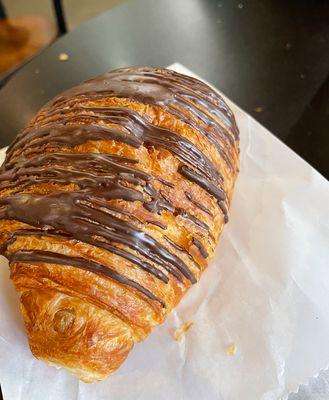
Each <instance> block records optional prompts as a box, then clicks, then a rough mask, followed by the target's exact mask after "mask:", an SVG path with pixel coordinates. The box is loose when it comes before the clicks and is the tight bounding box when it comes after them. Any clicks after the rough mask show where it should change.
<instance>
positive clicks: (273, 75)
mask: <svg viewBox="0 0 329 400" xmlns="http://www.w3.org/2000/svg"><path fill="white" fill-rule="evenodd" d="M328 21H329V3H328V2H326V1H321V0H314V1H306V0H289V1H285V0H248V1H247V0H240V1H229V2H228V1H225V0H216V1H211V0H157V1H154V0H135V1H129V2H127V3H125V4H123V5H121V6H118V7H116V8H114V9H112V10H110V11H108V12H106V13H104V14H101V15H99V16H98V17H96V18H94V19H92V20H90V21H88V22H87V23H85V24H83V25H81V26H80V27H78V28H77V29H76V30H75V31H73V32H70V33H69V34H67V35H65V36H63V37H62V38H60V39H59V40H57V41H56V42H55V43H54V44H53V45H52V46H50V47H49V48H47V49H46V50H44V51H43V52H42V53H41V54H40V55H39V56H37V57H35V58H34V59H33V60H32V61H31V62H29V63H28V64H26V65H25V66H24V67H23V68H22V69H21V70H19V71H18V72H17V73H16V74H15V75H14V76H13V78H12V79H11V80H10V81H9V82H8V83H7V84H6V85H5V86H4V87H3V88H2V89H1V90H0V120H1V124H0V147H3V146H6V145H8V144H9V143H10V142H11V141H12V140H13V138H14V137H15V136H16V134H17V132H18V131H19V129H21V128H22V127H23V126H24V125H25V124H26V123H27V122H28V121H29V119H30V118H31V117H32V116H33V114H34V113H35V112H36V111H38V109H39V108H40V107H41V106H42V105H43V104H44V103H45V102H47V101H48V100H49V99H50V98H52V97H53V96H54V95H56V94H58V93H59V92H61V91H63V90H64V89H66V88H68V87H71V86H72V85H74V84H77V83H78V82H80V81H81V80H84V79H87V78H90V77H92V76H94V75H97V74H100V73H102V72H104V71H107V70H111V69H113V68H118V67H122V66H129V65H153V66H166V65H169V64H171V63H173V62H175V61H178V62H180V63H182V64H184V65H185V66H186V67H188V68H189V69H191V70H193V71H194V72H196V73H197V74H198V75H200V76H202V77H203V78H205V79H207V80H208V81H209V82H211V83H212V84H214V85H215V86H216V87H218V88H219V89H220V90H221V91H222V92H223V93H225V94H226V95H227V96H228V97H229V98H230V99H231V100H233V101H234V102H235V103H237V104H238V105H239V106H240V107H242V108H243V109H244V110H246V111H247V112H248V113H249V114H251V115H253V116H254V117H255V118H256V119H257V120H258V121H260V122H261V123H262V124H263V125H265V126H266V127H267V128H268V129H269V130H270V131H271V132H272V133H274V134H275V135H276V136H277V137H279V138H280V139H281V140H283V141H284V142H285V143H287V144H288V145H289V146H290V147H291V148H292V149H294V150H295V151H296V152H297V153H298V154H300V155H301V156H302V157H303V158H305V159H306V160H307V161H308V162H310V163H311V164H312V165H313V166H314V167H315V168H317V169H318V170H319V171H320V172H321V173H322V174H323V175H325V176H327V177H329V156H328V149H329V135H328V133H329V132H328V128H329V102H328V99H329V75H328V72H329V24H328ZM63 52H64V53H67V54H68V55H69V59H68V60H67V61H65V62H64V61H59V59H58V56H59V54H60V53H63ZM0 399H1V394H0Z"/></svg>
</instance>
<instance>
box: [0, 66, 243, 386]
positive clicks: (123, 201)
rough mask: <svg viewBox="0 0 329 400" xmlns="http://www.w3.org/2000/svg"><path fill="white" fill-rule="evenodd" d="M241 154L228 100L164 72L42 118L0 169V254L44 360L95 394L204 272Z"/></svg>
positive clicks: (98, 91)
mask: <svg viewBox="0 0 329 400" xmlns="http://www.w3.org/2000/svg"><path fill="white" fill-rule="evenodd" d="M127 77H128V78H127ZM127 80H128V83H127ZM104 82H105V83H104ZM106 82H107V83H106ZM106 85H107V86H106ZM104 87H106V90H105V89H104ZM141 93H142V95H143V96H144V97H143V96H141ZM81 127H82V128H81ZM100 128H101V129H103V128H105V130H106V131H105V132H103V131H102V130H100ZM79 129H80V131H79ZM81 129H85V130H84V131H81ZM70 135H71V136H70ZM159 138H160V139H161V140H162V142H159ZM138 141H139V142H138ZM137 142H138V143H137ZM136 143H137V144H136ZM238 151H239V150H238V139H237V128H236V125H235V121H234V117H233V115H232V112H231V111H230V110H229V109H228V107H227V106H226V104H225V103H224V102H223V101H222V99H221V98H220V96H219V95H217V94H216V93H214V92H213V91H212V90H211V89H210V88H208V87H207V86H206V85H204V84H202V83H200V82H198V81H195V80H192V79H191V78H187V77H184V76H182V75H179V74H175V73H172V72H168V71H167V70H164V69H149V68H140V69H122V70H117V71H114V72H112V73H109V74H107V75H105V76H103V77H99V78H96V79H95V80H92V81H90V83H88V82H87V83H85V84H82V85H81V86H79V87H77V88H74V89H72V90H71V91H69V92H68V93H64V95H63V96H61V97H58V98H57V99H55V100H54V101H53V102H51V103H50V104H48V105H46V106H45V107H44V108H43V109H42V110H41V111H40V112H39V113H38V114H37V115H36V116H35V117H34V118H33V120H32V121H31V123H30V125H29V126H28V127H27V128H26V129H25V130H24V131H23V132H22V133H21V134H20V135H19V136H18V139H17V140H16V141H15V142H14V143H13V145H12V146H11V147H10V148H9V151H8V153H7V158H6V161H5V164H4V167H3V168H2V175H1V180H0V201H1V207H2V211H1V214H0V218H1V219H0V228H1V229H0V230H1V234H0V242H1V243H2V252H3V253H4V254H5V255H6V256H7V257H8V258H9V260H10V266H11V278H12V280H13V282H14V284H15V287H16V289H17V290H18V291H19V292H20V294H21V308H22V312H23V315H24V319H25V324H26V330H27V333H28V336H29V341H30V347H31V351H32V352H33V354H34V355H35V356H36V357H38V358H40V359H42V360H44V361H45V362H48V363H50V364H55V365H59V366H62V367H65V368H67V369H69V370H70V371H71V372H73V373H74V374H75V375H77V376H78V377H79V378H80V379H82V380H84V381H86V382H91V381H94V380H100V379H104V378H105V377H106V376H107V375H109V374H110V373H112V372H113V371H114V370H115V369H117V368H118V367H119V366H120V364H121V363H122V362H123V361H124V359H125V358H126V356H127V354H128V353H129V351H130V350H131V348H132V347H133V343H134V342H135V341H140V340H143V339H144V338H145V337H146V336H147V335H148V334H149V333H150V331H151V330H152V328H153V326H155V325H158V324H160V323H161V322H163V321H164V319H165V318H166V316H167V315H168V313H169V312H170V311H171V310H172V308H173V307H175V305H176V304H177V303H178V302H179V301H180V299H181V297H182V296H183V295H184V293H185V292H186V291H187V290H188V288H189V287H191V285H192V283H193V282H194V281H197V280H199V278H200V275H201V272H202V271H203V270H204V269H205V268H206V266H207V265H208V264H209V260H210V259H211V258H212V256H213V254H214V249H215V245H216V242H217V240H218V237H219V235H220V233H221V231H222V229H223V226H224V223H225V219H226V210H227V208H228V207H229V204H230V200H231V197H232V192H233V186H234V183H235V179H236V176H237V172H238ZM79 154H81V155H82V158H81V157H80V158H79ZM52 155H53V156H52ZM99 155H101V156H99ZM103 155H105V156H106V159H105V158H104V157H103ZM77 156H78V158H77ZM118 156H119V157H118ZM84 157H89V158H86V160H87V161H88V162H87V161H84ZM109 157H110V158H109ZM111 157H112V158H111ZM115 157H117V158H115ZM106 163H107V164H106ZM111 163H112V164H111ZM104 165H110V166H109V169H108V170H106V168H105V167H104ZM104 168H105V169H104ZM184 168H185V169H184ZM132 171H135V172H132ZM142 174H144V175H142ZM90 177H91V178H90ZM118 193H119V194H118ZM77 221H78V222H77ZM118 221H119V225H118V226H117V223H118ZM103 225H104V226H103ZM127 232H128V233H127ZM159 249H161V251H160V250H159ZM157 251H160V252H159V253H157ZM56 257H57V258H56ZM70 260H71V261H70ZM81 260H82V261H81ZM70 262H71V264H70ZM104 273H105V274H107V273H109V274H111V275H108V276H105V275H104Z"/></svg>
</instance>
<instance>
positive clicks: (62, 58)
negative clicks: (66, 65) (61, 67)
mask: <svg viewBox="0 0 329 400" xmlns="http://www.w3.org/2000/svg"><path fill="white" fill-rule="evenodd" d="M58 59H59V61H67V60H68V59H69V55H68V54H66V53H61V54H60V55H59V56H58Z"/></svg>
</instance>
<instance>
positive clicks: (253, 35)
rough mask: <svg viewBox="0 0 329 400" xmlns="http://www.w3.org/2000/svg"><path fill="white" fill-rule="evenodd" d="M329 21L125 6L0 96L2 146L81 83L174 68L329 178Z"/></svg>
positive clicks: (52, 51)
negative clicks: (123, 72)
mask: <svg viewBox="0 0 329 400" xmlns="http://www.w3.org/2000/svg"><path fill="white" fill-rule="evenodd" d="M328 21H329V2H327V1H323V0H314V1H310V0H289V1H285V0H248V1H247V0H239V1H229V2H228V1H225V0H216V1H211V0H157V1H154V0H135V1H130V2H127V3H125V4H123V5H121V6H118V7H115V8H113V9H111V10H110V11H108V12H106V13H104V14H101V15H99V16H98V17H96V18H94V19H92V20H90V21H88V22H87V23H85V24H83V25H81V26H80V27H78V29H76V30H75V31H73V32H70V33H69V34H67V35H65V36H63V37H62V38H61V39H59V40H57V41H56V42H55V43H54V44H53V45H52V46H50V47H49V48H47V49H46V50H45V51H43V52H42V53H41V54H40V55H39V56H38V57H36V58H34V59H33V60H32V61H31V62H30V63H29V64H27V65H25V66H24V67H23V68H22V69H21V70H20V71H19V72H18V73H17V74H16V75H14V77H13V78H12V79H11V80H10V81H9V83H7V85H5V86H4V87H3V88H2V90H1V91H0V120H1V125H0V146H5V145H8V144H9V143H10V142H11V141H12V139H13V138H14V137H15V135H16V134H17V132H18V130H19V129H20V128H22V126H24V124H26V122H27V121H28V120H29V119H30V118H31V117H32V115H33V114H34V113H35V112H36V111H37V110H38V109H39V108H40V107H41V106H42V105H43V104H44V103H45V102H46V101H47V100H49V99H50V98H52V97H53V96H54V95H55V94H57V93H59V92H61V91H62V90H64V89H66V88H68V87H70V86H72V85H74V84H76V83H78V82H80V81H81V80H83V79H87V78H90V77H92V76H93V75H97V74H99V73H102V72H104V71H107V70H111V69H113V68H117V67H122V66H128V65H154V66H166V65H169V64H171V63H173V62H175V61H178V62H181V63H182V64H184V65H185V66H186V67H188V68H190V69H191V70H193V71H195V72H196V73H197V74H199V75H200V76H202V77H204V78H205V79H207V80H208V81H209V82H211V83H213V84H214V85H215V86H216V87H218V88H219V89H220V90H221V91H222V92H223V93H225V94H226V95H227V96H228V97H229V98H231V99H232V100H233V101H234V102H235V103H237V104H238V105H239V106H240V107H242V108H243V109H244V110H246V111H247V112H248V113H250V114H251V115H253V116H254V117H255V118H256V119H257V120H258V121H260V122H261V123H262V124H263V125H265V126H266V127H267V128H268V129H269V130H270V131H271V132H273V133H274V134H275V135H276V136H278V137H279V138H280V139H282V140H283V141H284V142H286V143H287V144H288V145H289V146H290V147H291V148H293V149H294V150H295V151H296V152H297V153H299V154H300V155H301V156H302V157H303V158H305V159H306V160H307V161H309V162H310V163H311V164H312V165H313V166H314V167H316V168H317V169H318V170H319V171H320V172H321V173H322V174H324V175H325V176H327V177H328V176H329V157H328V148H329V135H327V133H328V127H329V109H328V98H329V96H328V95H329V75H328V72H329V23H328ZM62 52H65V53H67V54H68V55H69V59H68V60H67V61H65V62H63V61H59V59H58V55H59V54H60V53H62Z"/></svg>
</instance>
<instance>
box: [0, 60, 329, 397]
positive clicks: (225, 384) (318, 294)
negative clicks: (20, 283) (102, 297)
mask: <svg viewBox="0 0 329 400" xmlns="http://www.w3.org/2000/svg"><path fill="white" fill-rule="evenodd" d="M172 68H173V69H175V70H177V71H179V72H183V73H186V74H190V75H193V74H192V73H191V72H190V71H188V70H187V69H185V68H184V67H183V66H181V65H179V64H175V65H174V66H172ZM230 105H231V107H232V109H233V111H234V113H235V116H236V118H237V122H238V125H239V128H240V132H241V172H240V176H239V178H238V181H237V185H236V189H235V194H234V199H233V203H232V207H231V210H230V222H229V223H228V224H227V226H226V227H225V229H224V233H223V235H222V237H221V240H220V243H219V245H218V247H217V251H216V256H215V259H214V261H213V262H212V265H211V266H210V267H209V268H208V270H207V271H206V272H205V273H204V275H203V277H202V279H201V281H200V282H199V283H198V284H197V285H195V286H194V287H193V288H192V289H191V290H190V292H189V293H188V294H187V295H186V296H185V298H184V299H183V301H182V302H181V304H180V305H179V307H178V308H177V309H176V310H175V311H174V312H173V313H172V314H171V315H170V316H169V318H168V320H167V321H166V322H165V323H164V324H163V325H162V326H160V327H158V328H156V329H155V330H154V332H153V334H152V335H151V336H150V337H149V338H148V339H147V340H146V341H145V342H143V343H141V344H137V345H136V346H135V349H134V350H133V351H132V353H131V354H130V356H129V357H128V359H127V360H126V362H125V363H124V365H123V366H122V367H121V368H120V369H119V370H118V371H117V372H116V373H115V374H114V375H113V376H111V377H110V378H109V379H107V380H105V381H103V382H98V383H94V384H83V383H80V382H78V381H77V380H76V379H75V378H74V377H73V376H71V375H70V374H69V373H67V372H65V371H64V370H56V369H55V368H52V367H48V366H46V365H45V364H44V363H42V362H40V361H38V360H36V359H35V358H34V357H33V356H32V355H31V353H30V351H29V349H28V343H27V339H26V336H25V333H24V327H23V322H22V318H21V316H20V311H19V305H18V298H17V295H16V293H15V291H14V289H13V287H12V284H11V282H10V281H9V278H8V276H9V272H8V267H7V264H6V262H5V261H4V260H1V265H0V382H1V385H2V389H3V395H4V399H5V400H8V399H10V400H18V399H19V400H21V399H22V400H23V399H33V400H39V399H40V400H58V399H62V400H65V399H74V400H76V399H79V400H90V399H97V400H103V399H104V400H105V399H111V400H118V399H120V400H121V399H125V400H136V399H143V400H151V399H152V400H153V399H157V400H162V399H166V400H167V399H179V400H187V399H188V400H200V399H207V400H212V399H223V400H258V399H261V400H270V399H271V400H272V399H281V398H284V397H285V396H286V395H287V394H288V393H289V392H290V391H293V390H296V389H297V387H298V385H299V384H300V383H302V382H306V381H307V380H308V379H309V378H310V377H312V376H314V375H316V374H318V372H319V370H320V369H321V368H325V367H327V366H328V364H329V363H328V362H329V339H328V338H329V184H328V182H327V181H326V180H325V179H324V178H323V177H322V176H321V175H320V174H318V173H317V172H316V171H315V170H314V169H313V168H312V167H310V166H309V165H308V164H307V163H306V162H305V161H303V160H302V159H301V158H299V157H298V156H297V155H296V154H295V153H293V152H292V151H291V150H290V149H289V148H287V147H286V146H285V145H284V144H283V143H281V142H280V141H279V140H277V139H276V138H275V137H274V136H272V135H271V134H270V133H269V132H268V131H267V130H266V129H265V128H264V127H262V126H261V125H260V124H259V123H257V122H256V121H255V120H254V119H253V118H251V117H250V116H249V115H248V114H246V113H245V112H244V111H242V110H241V109H240V108H239V107H237V106H236V105H234V104H232V103H230ZM278 118H279V116H278ZM2 154H3V152H2ZM191 321H193V323H194V324H193V326H192V327H191V329H190V330H189V331H188V333H187V334H186V335H185V337H184V338H183V339H182V341H180V342H177V341H175V340H173V337H172V335H173V332H174V331H175V329H176V328H178V327H180V326H181V325H182V324H183V323H184V322H191ZM232 343H235V344H236V346H237V352H236V354H235V355H231V356H230V355H227V353H226V349H227V347H228V346H230V345H231V344H232Z"/></svg>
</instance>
